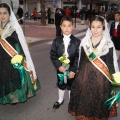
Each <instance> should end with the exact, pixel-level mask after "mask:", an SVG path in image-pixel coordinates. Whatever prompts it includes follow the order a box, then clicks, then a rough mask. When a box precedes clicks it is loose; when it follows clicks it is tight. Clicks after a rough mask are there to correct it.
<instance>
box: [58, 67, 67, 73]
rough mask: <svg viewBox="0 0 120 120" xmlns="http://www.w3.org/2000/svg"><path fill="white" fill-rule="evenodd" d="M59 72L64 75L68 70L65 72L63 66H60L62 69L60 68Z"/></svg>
mask: <svg viewBox="0 0 120 120" xmlns="http://www.w3.org/2000/svg"><path fill="white" fill-rule="evenodd" d="M58 70H59V71H60V72H62V73H65V72H66V70H65V68H64V67H63V66H60V67H59V68H58Z"/></svg>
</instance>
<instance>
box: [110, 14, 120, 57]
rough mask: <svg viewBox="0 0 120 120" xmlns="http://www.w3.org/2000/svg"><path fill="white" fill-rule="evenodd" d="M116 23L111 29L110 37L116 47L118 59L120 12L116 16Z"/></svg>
mask: <svg viewBox="0 0 120 120" xmlns="http://www.w3.org/2000/svg"><path fill="white" fill-rule="evenodd" d="M114 17H115V21H114V22H112V24H111V27H110V36H111V39H112V41H113V43H114V45H115V49H116V53H117V57H118V59H119V57H120V12H116V13H115V14H114Z"/></svg>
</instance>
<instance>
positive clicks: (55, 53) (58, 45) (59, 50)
mask: <svg viewBox="0 0 120 120" xmlns="http://www.w3.org/2000/svg"><path fill="white" fill-rule="evenodd" d="M70 39H71V40H70V43H69V45H68V49H67V50H68V54H69V57H68V59H69V60H70V67H69V71H72V72H74V73H76V71H77V66H78V58H79V45H80V40H79V39H78V38H76V37H75V36H73V35H71V36H70ZM64 49H65V48H64V42H63V35H61V36H60V37H57V38H55V39H54V41H53V43H52V47H51V51H50V58H51V60H52V62H53V64H54V66H55V68H56V69H57V72H59V71H58V68H59V67H60V66H62V64H61V63H60V61H59V60H58V58H59V57H61V56H62V55H63V54H64Z"/></svg>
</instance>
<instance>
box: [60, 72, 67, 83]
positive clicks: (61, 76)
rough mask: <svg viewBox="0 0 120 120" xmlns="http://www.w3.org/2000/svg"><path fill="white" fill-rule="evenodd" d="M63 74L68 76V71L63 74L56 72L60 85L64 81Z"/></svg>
mask: <svg viewBox="0 0 120 120" xmlns="http://www.w3.org/2000/svg"><path fill="white" fill-rule="evenodd" d="M64 76H69V71H66V72H65V74H64V73H59V74H58V77H59V78H60V82H59V84H60V85H62V84H63V82H64Z"/></svg>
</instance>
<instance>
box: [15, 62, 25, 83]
mask: <svg viewBox="0 0 120 120" xmlns="http://www.w3.org/2000/svg"><path fill="white" fill-rule="evenodd" d="M13 67H14V68H15V69H18V71H19V74H20V79H21V84H22V85H23V84H24V83H25V69H24V67H23V66H22V65H21V64H20V63H15V64H13Z"/></svg>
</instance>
